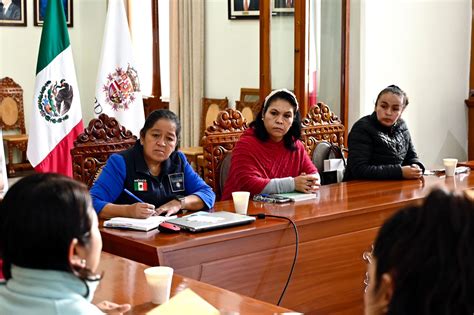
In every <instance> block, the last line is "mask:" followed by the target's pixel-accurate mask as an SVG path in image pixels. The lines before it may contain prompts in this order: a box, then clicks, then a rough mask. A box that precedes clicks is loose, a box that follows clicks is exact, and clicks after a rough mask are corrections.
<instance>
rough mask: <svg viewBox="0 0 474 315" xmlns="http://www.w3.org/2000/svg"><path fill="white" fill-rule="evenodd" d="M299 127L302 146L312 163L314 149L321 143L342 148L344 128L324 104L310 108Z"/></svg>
mask: <svg viewBox="0 0 474 315" xmlns="http://www.w3.org/2000/svg"><path fill="white" fill-rule="evenodd" d="M301 127H302V128H301V137H302V141H303V144H304V146H305V149H306V152H308V154H309V156H310V158H311V159H312V160H313V162H314V156H313V155H314V152H315V149H316V147H317V146H318V144H320V143H321V142H328V143H332V144H335V145H338V146H339V147H341V148H343V147H344V130H345V127H344V125H343V124H342V122H341V120H340V119H339V118H338V117H337V116H336V115H335V114H334V113H333V112H332V111H331V109H330V108H329V106H328V105H326V104H324V103H318V104H316V105H314V106H313V107H311V108H310V110H309V112H308V114H307V115H306V116H305V117H304V118H303V119H302V120H301ZM315 164H320V163H315ZM319 171H322V170H321V169H320V170H319Z"/></svg>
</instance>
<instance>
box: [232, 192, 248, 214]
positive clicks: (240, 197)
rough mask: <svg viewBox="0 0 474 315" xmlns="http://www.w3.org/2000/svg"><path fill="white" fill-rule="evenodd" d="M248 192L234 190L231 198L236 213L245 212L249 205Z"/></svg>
mask: <svg viewBox="0 0 474 315" xmlns="http://www.w3.org/2000/svg"><path fill="white" fill-rule="evenodd" d="M249 198H250V192H248V191H234V192H233V193H232V199H233V200H234V209H235V212H236V213H238V214H247V208H248V206H249Z"/></svg>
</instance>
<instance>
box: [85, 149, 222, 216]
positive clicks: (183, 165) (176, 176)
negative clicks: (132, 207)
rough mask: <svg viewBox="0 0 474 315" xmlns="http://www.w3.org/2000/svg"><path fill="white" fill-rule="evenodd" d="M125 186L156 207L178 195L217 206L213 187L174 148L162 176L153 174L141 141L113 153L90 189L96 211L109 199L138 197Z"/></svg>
mask: <svg viewBox="0 0 474 315" xmlns="http://www.w3.org/2000/svg"><path fill="white" fill-rule="evenodd" d="M124 188H126V189H128V190H129V191H131V192H132V193H133V194H134V195H135V196H137V197H138V198H140V199H141V200H143V201H144V202H146V203H150V204H153V205H155V207H159V206H161V205H163V204H165V203H167V202H169V201H170V200H173V199H175V198H176V197H178V196H188V195H196V196H198V197H199V198H201V199H202V201H203V202H204V204H205V207H204V209H206V210H207V209H210V208H212V207H213V206H214V202H215V199H216V195H215V194H214V192H213V191H212V189H211V187H209V185H207V184H206V183H205V182H204V181H203V180H202V178H201V177H199V175H198V174H196V172H195V171H194V170H193V169H192V167H191V165H189V163H188V161H187V160H186V157H185V156H184V154H183V153H181V152H178V151H174V152H173V153H171V155H170V157H169V158H168V159H167V160H166V161H164V162H162V164H161V171H160V174H159V175H158V176H153V175H152V174H150V171H149V170H148V166H147V164H146V162H145V159H144V157H143V146H142V145H141V144H140V143H139V141H137V143H136V144H135V146H134V147H133V148H131V149H128V150H126V151H124V152H121V153H118V154H113V155H111V156H110V157H109V159H108V160H107V164H106V165H105V166H104V168H103V170H102V172H101V174H100V176H99V178H98V179H97V181H96V182H95V183H94V185H93V186H92V188H91V191H90V193H91V196H92V202H93V206H94V209H95V211H96V212H97V213H99V212H100V211H102V208H103V207H104V206H105V205H106V204H108V203H115V204H133V203H136V202H137V200H135V199H134V198H133V197H131V196H129V195H128V194H126V193H125V192H124Z"/></svg>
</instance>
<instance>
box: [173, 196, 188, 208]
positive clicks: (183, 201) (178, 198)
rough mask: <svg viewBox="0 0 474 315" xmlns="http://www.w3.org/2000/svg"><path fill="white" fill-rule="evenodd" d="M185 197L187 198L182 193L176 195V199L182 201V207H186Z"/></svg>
mask: <svg viewBox="0 0 474 315" xmlns="http://www.w3.org/2000/svg"><path fill="white" fill-rule="evenodd" d="M185 198H186V197H185V196H181V195H177V196H176V197H174V199H176V200H178V201H179V202H180V203H181V207H180V209H184V205H185V200H184V199H185Z"/></svg>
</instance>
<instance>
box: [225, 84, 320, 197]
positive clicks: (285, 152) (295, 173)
mask: <svg viewBox="0 0 474 315" xmlns="http://www.w3.org/2000/svg"><path fill="white" fill-rule="evenodd" d="M298 109H299V106H298V101H297V100H296V96H295V95H294V94H293V93H292V92H291V91H289V90H287V89H280V90H275V91H273V92H271V93H270V94H269V95H268V96H267V97H266V98H265V102H264V103H263V107H262V110H261V111H260V113H259V114H258V115H257V118H256V119H255V121H253V122H252V123H251V124H250V128H248V129H247V130H246V131H245V132H244V133H243V134H242V136H241V137H240V139H239V141H238V142H237V143H236V145H235V148H234V150H233V151H232V160H231V166H230V171H229V177H228V178H227V181H226V182H225V186H224V192H223V195H222V200H226V199H230V198H231V196H232V192H234V191H239V190H244V191H249V192H250V193H251V194H252V195H255V194H260V193H284V192H291V191H295V190H296V191H300V192H303V193H314V192H315V191H316V190H317V189H318V188H319V174H318V170H317V169H316V167H315V166H314V164H313V162H312V161H311V159H310V158H309V155H308V153H306V150H305V148H304V146H303V143H302V142H301V141H300V139H301V118H300V112H299V110H298Z"/></svg>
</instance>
